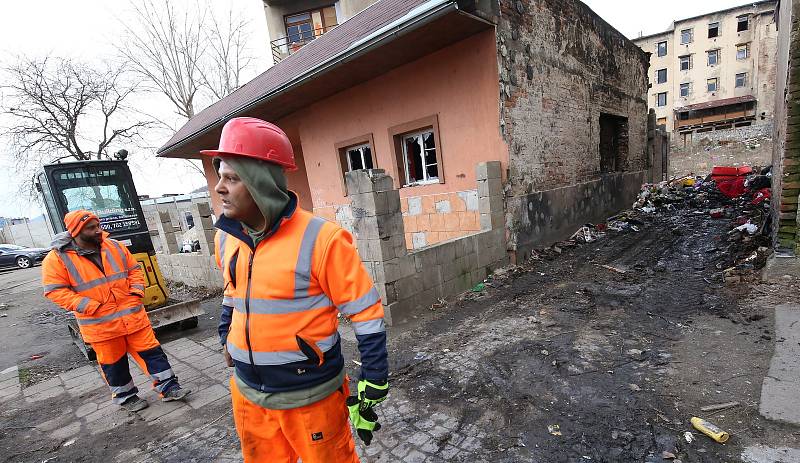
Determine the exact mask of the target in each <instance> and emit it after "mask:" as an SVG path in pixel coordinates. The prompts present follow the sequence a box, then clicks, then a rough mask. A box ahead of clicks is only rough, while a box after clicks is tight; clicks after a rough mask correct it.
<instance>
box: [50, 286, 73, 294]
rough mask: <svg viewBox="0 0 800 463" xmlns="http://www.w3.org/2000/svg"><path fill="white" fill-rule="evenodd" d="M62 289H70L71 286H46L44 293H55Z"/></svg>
mask: <svg viewBox="0 0 800 463" xmlns="http://www.w3.org/2000/svg"><path fill="white" fill-rule="evenodd" d="M61 288H69V285H63V284H54V285H44V293H45V294H47V293H49V292H51V291H55V290H57V289H61Z"/></svg>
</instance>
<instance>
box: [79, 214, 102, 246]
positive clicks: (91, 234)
mask: <svg viewBox="0 0 800 463" xmlns="http://www.w3.org/2000/svg"><path fill="white" fill-rule="evenodd" d="M78 237H80V239H81V240H83V241H85V242H87V243H94V244H96V245H98V246H100V245H101V244H102V243H103V229H102V228H100V222H99V221H98V220H97V219H91V220H89V221H88V222H86V225H84V226H83V228H82V229H81V231H80V233H78Z"/></svg>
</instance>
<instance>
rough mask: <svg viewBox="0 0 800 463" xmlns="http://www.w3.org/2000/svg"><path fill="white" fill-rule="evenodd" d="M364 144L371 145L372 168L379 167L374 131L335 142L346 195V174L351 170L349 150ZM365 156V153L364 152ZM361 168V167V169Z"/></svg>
mask: <svg viewBox="0 0 800 463" xmlns="http://www.w3.org/2000/svg"><path fill="white" fill-rule="evenodd" d="M362 146H369V149H370V154H371V156H372V168H373V169H378V168H379V167H378V156H377V154H376V153H375V138H374V137H373V136H372V133H367V134H364V135H361V136H358V137H354V138H350V139H348V140H343V141H340V142H338V143H335V144H334V148H335V149H336V156H337V158H338V161H339V162H338V163H339V178H340V179H341V183H342V193H343V195H344V196H347V183H346V181H345V178H344V176H345V175H346V174H347V173H348V172H350V171H349V170H348V167H349V166H350V160H349V159H348V156H347V151H349V150H350V149H352V148H355V147H362ZM362 156H363V153H362ZM359 170H360V169H359Z"/></svg>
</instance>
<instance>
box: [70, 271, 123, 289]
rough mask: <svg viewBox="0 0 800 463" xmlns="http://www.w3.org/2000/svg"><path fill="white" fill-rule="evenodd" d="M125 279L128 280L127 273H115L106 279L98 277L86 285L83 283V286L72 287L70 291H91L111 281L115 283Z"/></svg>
mask: <svg viewBox="0 0 800 463" xmlns="http://www.w3.org/2000/svg"><path fill="white" fill-rule="evenodd" d="M126 278H128V272H120V273H115V274H113V275H109V276H107V277H100V278H97V279H95V280H91V281H89V282H87V283H83V284H80V285H77V286H73V287H72V289H74V290H75V291H86V290H87V289H92V288H94V287H97V286H100V285H102V284H104V283H110V282H112V281H117V280H124V279H126Z"/></svg>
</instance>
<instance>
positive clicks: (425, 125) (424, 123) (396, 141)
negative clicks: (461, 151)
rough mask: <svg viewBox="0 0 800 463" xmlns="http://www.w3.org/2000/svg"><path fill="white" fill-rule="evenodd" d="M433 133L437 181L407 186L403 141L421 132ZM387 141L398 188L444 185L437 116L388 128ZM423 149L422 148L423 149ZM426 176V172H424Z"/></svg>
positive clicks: (440, 139)
mask: <svg viewBox="0 0 800 463" xmlns="http://www.w3.org/2000/svg"><path fill="white" fill-rule="evenodd" d="M428 131H430V132H433V141H434V144H435V145H436V172H437V176H438V179H437V180H436V181H433V180H432V181H426V182H423V183H420V182H416V183H411V184H409V183H408V182H407V175H406V170H407V168H406V159H405V156H404V153H405V151H404V147H403V139H404V138H405V137H407V136H411V135H416V134H420V133H423V132H428ZM388 132H389V140H391V145H390V146H391V149H392V160H393V161H394V163H395V166H394V167H395V170H394V171H395V173H396V176H395V178H396V179H397V180H396V181H397V182H398V183H397V184H398V186H399V187H400V188H412V187H417V186H425V185H436V184H437V183H445V174H444V163H443V162H442V161H443V156H442V150H443V143H442V137H441V135H440V132H439V115H438V114H434V115H431V116H426V117H423V118H420V119H416V120H413V121H409V122H405V123H403V124H399V125H395V126H392V127H389V130H388ZM423 149H424V147H423ZM426 175H427V172H426Z"/></svg>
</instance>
